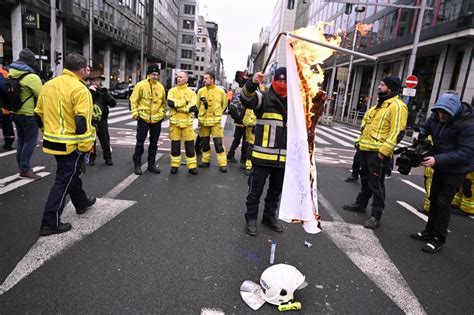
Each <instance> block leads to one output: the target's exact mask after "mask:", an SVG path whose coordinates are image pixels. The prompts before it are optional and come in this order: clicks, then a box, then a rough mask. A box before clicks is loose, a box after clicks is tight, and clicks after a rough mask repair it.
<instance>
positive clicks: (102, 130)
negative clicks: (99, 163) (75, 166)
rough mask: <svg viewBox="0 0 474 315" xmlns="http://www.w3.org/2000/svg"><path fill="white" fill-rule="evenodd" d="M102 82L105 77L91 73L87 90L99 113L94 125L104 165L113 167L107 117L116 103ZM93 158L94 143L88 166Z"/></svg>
mask: <svg viewBox="0 0 474 315" xmlns="http://www.w3.org/2000/svg"><path fill="white" fill-rule="evenodd" d="M103 80H105V77H104V76H103V75H102V74H101V73H100V72H99V71H92V72H91V74H90V76H89V82H90V85H89V90H90V92H91V94H92V99H93V100H94V106H98V107H99V108H100V112H101V115H100V117H97V118H98V119H97V120H96V122H95V123H96V124H97V126H96V129H97V138H99V141H100V146H101V147H102V154H103V156H104V160H105V164H107V165H113V164H114V163H113V162H112V150H111V149H110V136H109V123H108V121H107V119H108V117H109V107H115V105H117V101H116V100H115V99H114V98H113V97H112V95H110V93H109V91H108V90H107V89H106V88H105V87H103V86H102V82H103ZM95 112H97V111H95ZM95 157H96V145H95V143H94V149H93V152H92V154H91V157H90V159H89V165H94V161H95Z"/></svg>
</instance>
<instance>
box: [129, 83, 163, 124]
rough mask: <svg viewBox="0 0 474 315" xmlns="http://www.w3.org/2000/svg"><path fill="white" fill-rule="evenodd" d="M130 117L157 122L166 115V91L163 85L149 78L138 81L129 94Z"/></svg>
mask: <svg viewBox="0 0 474 315" xmlns="http://www.w3.org/2000/svg"><path fill="white" fill-rule="evenodd" d="M130 108H131V114H132V118H133V119H135V120H137V119H138V118H140V119H141V120H143V121H145V122H147V123H152V124H154V123H157V122H159V121H161V120H163V119H164V118H165V116H166V92H165V88H164V87H163V85H162V84H161V83H160V82H158V81H155V82H153V81H152V80H150V79H145V80H142V81H140V82H138V83H137V84H136V85H135V88H134V89H133V92H132V95H131V96H130Z"/></svg>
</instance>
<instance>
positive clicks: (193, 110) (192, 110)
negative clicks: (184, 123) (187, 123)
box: [189, 105, 199, 118]
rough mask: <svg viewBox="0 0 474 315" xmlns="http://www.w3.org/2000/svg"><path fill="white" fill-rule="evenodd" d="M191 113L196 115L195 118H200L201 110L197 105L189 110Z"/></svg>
mask: <svg viewBox="0 0 474 315" xmlns="http://www.w3.org/2000/svg"><path fill="white" fill-rule="evenodd" d="M189 112H190V113H194V117H196V118H197V117H198V115H199V109H198V108H197V106H196V105H194V106H192V107H191V108H190V109H189Z"/></svg>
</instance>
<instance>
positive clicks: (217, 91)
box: [196, 85, 227, 126]
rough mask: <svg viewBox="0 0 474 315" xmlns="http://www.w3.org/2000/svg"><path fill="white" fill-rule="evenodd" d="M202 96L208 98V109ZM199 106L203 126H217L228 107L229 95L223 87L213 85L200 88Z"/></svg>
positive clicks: (199, 118) (200, 121) (198, 94)
mask: <svg viewBox="0 0 474 315" xmlns="http://www.w3.org/2000/svg"><path fill="white" fill-rule="evenodd" d="M201 97H205V98H206V100H207V104H208V107H207V110H206V109H205V107H204V103H203V102H202V101H201ZM196 102H197V107H198V109H199V117H198V120H199V124H200V125H202V126H215V125H218V124H220V123H221V119H222V114H223V113H224V111H225V109H226V107H227V96H226V94H225V92H224V90H223V89H221V88H219V87H217V86H215V85H211V86H205V87H202V88H200V89H199V91H198V93H197V100H196Z"/></svg>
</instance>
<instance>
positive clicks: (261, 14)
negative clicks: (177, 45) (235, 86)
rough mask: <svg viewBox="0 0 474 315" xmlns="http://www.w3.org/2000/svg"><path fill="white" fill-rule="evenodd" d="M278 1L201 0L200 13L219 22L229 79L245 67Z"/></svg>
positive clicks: (229, 80) (219, 34)
mask: <svg viewBox="0 0 474 315" xmlns="http://www.w3.org/2000/svg"><path fill="white" fill-rule="evenodd" d="M275 3H276V0H200V9H199V14H200V15H202V16H204V18H205V19H206V21H211V22H216V23H217V24H218V25H219V31H218V36H219V41H220V42H221V44H222V58H223V59H224V69H225V72H226V75H227V81H228V82H229V83H230V82H232V80H233V79H234V75H235V72H236V71H237V70H244V69H245V68H246V65H247V56H248V55H249V54H250V49H251V48H252V43H254V42H257V41H258V36H259V34H260V29H261V28H262V27H265V26H267V25H271V20H272V12H273V7H274V6H275Z"/></svg>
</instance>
